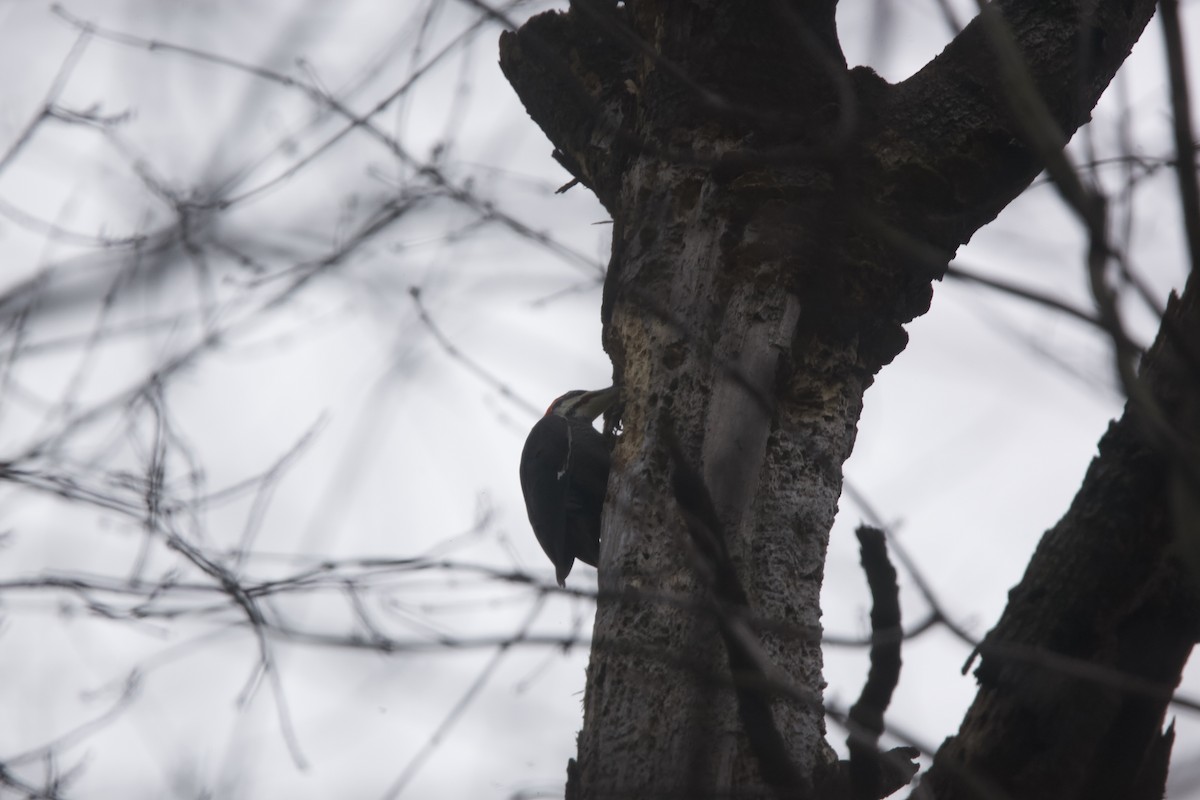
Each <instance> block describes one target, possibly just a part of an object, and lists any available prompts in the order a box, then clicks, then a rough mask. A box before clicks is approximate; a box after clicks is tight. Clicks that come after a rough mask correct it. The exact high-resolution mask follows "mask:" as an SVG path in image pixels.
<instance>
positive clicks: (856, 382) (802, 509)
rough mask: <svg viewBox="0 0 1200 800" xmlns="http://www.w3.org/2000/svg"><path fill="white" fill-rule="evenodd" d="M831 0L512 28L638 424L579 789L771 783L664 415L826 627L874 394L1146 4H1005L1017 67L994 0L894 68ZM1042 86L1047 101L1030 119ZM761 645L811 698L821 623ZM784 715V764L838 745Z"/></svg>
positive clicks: (819, 758)
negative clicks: (685, 666) (585, 236)
mask: <svg viewBox="0 0 1200 800" xmlns="http://www.w3.org/2000/svg"><path fill="white" fill-rule="evenodd" d="M834 8H835V4H834V3H832V2H824V3H792V2H786V1H785V0H779V1H778V2H765V3H712V4H702V3H692V4H689V3H680V2H654V1H651V0H630V1H629V2H626V3H624V4H616V3H603V2H599V1H598V0H593V1H590V2H584V1H583V0H579V1H578V2H573V3H571V4H570V7H569V10H568V11H566V12H565V13H553V12H552V13H547V14H542V15H539V16H537V17H534V18H533V19H531V20H529V21H528V22H527V23H526V24H525V25H524V26H522V27H521V29H520V30H519V31H516V32H507V33H505V34H503V35H502V37H501V43H500V51H501V67H502V69H503V70H504V72H505V75H506V76H507V77H508V79H509V81H510V83H512V85H513V87H514V88H515V89H516V91H517V93H518V95H519V96H520V97H521V99H522V101H523V102H524V104H525V106H526V108H527V110H528V111H529V113H530V115H531V116H532V117H533V118H534V120H535V121H536V122H537V123H538V124H539V125H540V126H541V127H542V129H543V130H544V131H545V133H546V135H547V136H548V137H549V138H550V140H551V142H553V144H554V146H555V156H556V158H557V159H558V160H559V162H560V163H561V164H563V166H564V167H565V168H566V169H567V170H568V171H569V172H571V174H572V175H573V176H574V177H575V178H577V179H578V180H579V181H580V182H582V183H583V184H584V185H586V186H588V187H589V188H590V189H592V190H593V191H594V192H595V193H596V195H597V197H598V198H599V199H600V201H601V202H602V203H603V204H604V206H605V207H606V208H607V209H608V211H609V212H610V213H611V214H612V217H613V223H614V224H613V232H614V239H613V251H612V252H613V255H612V261H611V263H610V268H609V275H608V279H607V281H606V286H605V292H604V302H603V319H604V323H605V327H604V344H605V348H606V350H607V351H608V352H609V353H610V355H611V356H612V358H613V363H614V369H615V372H616V377H617V380H618V382H620V383H621V385H622V386H623V389H624V393H623V397H624V401H625V405H624V409H623V423H624V434H623V435H622V436H621V437H620V439H619V441H618V443H617V447H616V450H615V452H614V454H613V472H612V478H611V480H610V483H609V496H608V499H607V502H606V514H605V520H604V529H603V543H602V550H601V558H600V584H601V589H602V596H603V599H602V600H601V602H600V603H599V604H598V607H597V614H596V623H595V633H594V640H595V641H596V643H597V645H599V646H597V647H596V648H594V649H593V652H592V658H591V662H590V664H589V667H588V682H587V693H586V698H585V720H584V728H583V731H582V732H581V734H580V740H579V760H578V765H577V770H576V771H574V772H573V775H574V776H575V778H577V780H576V779H575V778H573V780H572V797H573V798H574V797H579V798H592V797H614V796H637V797H658V796H663V797H666V796H680V795H681V794H683V795H687V796H706V795H720V796H745V797H750V796H773V794H772V790H771V788H770V787H769V786H767V785H766V784H765V783H764V781H763V779H762V775H761V773H760V770H759V767H758V765H757V763H756V762H755V760H754V757H753V754H752V752H751V749H750V748H749V747H748V745H747V742H746V738H745V735H744V732H742V731H741V730H740V726H739V723H738V716H737V708H736V702H735V697H734V693H733V691H732V689H731V688H730V687H729V686H728V684H726V685H724V686H715V685H714V683H713V682H712V681H711V680H709V679H708V677H707V676H710V675H714V674H722V671H725V672H727V669H728V667H727V665H726V664H725V663H724V662H725V655H724V652H723V648H722V644H721V637H720V635H719V631H718V630H717V628H716V626H715V625H714V624H713V622H712V620H711V619H707V618H706V617H705V615H704V614H703V613H702V611H701V610H700V609H701V601H702V593H703V582H702V581H701V580H699V579H698V577H697V573H696V565H695V563H694V559H693V557H692V556H691V555H690V552H691V551H690V547H691V544H690V543H689V538H688V536H687V533H686V530H685V526H684V523H683V520H682V519H681V515H680V514H679V512H678V509H677V506H676V504H675V503H674V502H673V500H672V492H671V487H670V485H669V478H668V473H669V469H668V457H667V451H666V446H665V442H664V438H663V431H662V428H661V423H660V421H661V420H662V419H664V416H669V417H670V418H671V419H672V420H673V422H674V428H675V432H676V434H677V435H678V440H679V444H680V448H681V451H682V452H683V453H684V454H685V456H686V457H687V458H688V459H689V460H690V461H691V462H692V463H695V464H697V465H698V467H699V468H700V470H701V472H702V474H703V478H704V481H705V483H706V484H707V485H708V487H709V489H710V491H711V494H712V498H713V501H714V505H715V507H716V511H717V513H718V514H719V515H720V519H721V522H722V525H723V528H724V530H726V531H727V532H728V534H729V550H730V557H731V559H732V561H733V564H734V565H735V567H736V568H737V572H738V574H739V575H740V576H742V580H743V584H744V588H745V590H746V595H747V599H748V604H749V606H750V608H751V609H752V611H753V613H754V614H755V615H757V616H760V617H763V618H766V619H770V620H775V621H781V620H786V621H787V622H788V623H789V624H791V625H794V626H795V628H796V629H797V630H819V617H820V610H819V605H818V597H819V590H820V584H821V579H822V572H823V561H824V555H825V549H826V544H827V540H828V535H829V530H830V527H831V526H832V524H833V519H834V515H835V513H836V510H837V501H838V497H839V495H840V490H841V480H842V472H841V470H842V464H843V462H844V461H845V459H846V458H847V457H848V456H849V455H850V452H851V449H852V447H853V443H854V436H855V431H856V426H857V422H858V417H859V414H860V412H861V408H862V398H863V393H864V392H865V390H866V388H867V387H868V386H869V385H870V383H871V381H872V379H873V376H874V374H875V372H876V371H878V370H879V369H880V368H881V367H882V366H883V365H884V364H886V363H888V362H889V361H890V360H891V359H892V358H894V357H895V355H896V354H897V353H898V352H900V351H901V350H902V349H903V347H904V345H905V342H906V337H905V334H904V332H903V329H902V327H901V326H902V325H903V324H904V323H905V322H907V321H909V320H911V319H912V318H913V317H915V316H917V315H919V314H921V313H924V311H925V310H927V308H928V304H929V302H930V298H931V295H932V288H931V281H932V280H934V279H937V278H940V277H941V275H942V274H943V271H944V269H945V266H946V263H947V262H948V260H949V258H950V257H951V256H952V254H953V252H954V251H955V249H956V248H957V247H958V246H959V245H961V244H962V243H964V242H965V241H966V240H967V239H968V238H969V237H970V236H971V235H972V234H973V233H974V231H975V230H977V229H978V228H979V227H981V226H982V225H984V224H986V223H987V222H989V221H990V220H991V219H993V218H994V217H995V215H996V214H997V213H998V212H999V211H1000V209H1002V208H1003V207H1004V206H1005V205H1006V204H1007V203H1008V202H1009V201H1010V200H1011V199H1013V198H1014V197H1016V196H1017V195H1018V194H1019V193H1020V192H1021V191H1022V190H1023V189H1024V188H1025V187H1026V186H1027V185H1028V184H1029V182H1030V181H1032V179H1033V178H1034V177H1035V175H1036V174H1037V172H1038V170H1039V169H1040V163H1041V161H1040V156H1039V153H1040V152H1042V151H1041V150H1039V145H1038V141H1040V140H1036V141H1035V138H1036V137H1035V134H1038V135H1043V134H1044V135H1043V136H1042V139H1045V138H1046V137H1047V136H1050V137H1051V138H1052V136H1053V135H1057V136H1059V137H1060V138H1061V139H1062V141H1065V137H1069V135H1070V134H1071V133H1073V132H1074V130H1075V129H1076V128H1077V127H1078V126H1079V125H1080V124H1082V122H1083V121H1084V120H1085V119H1086V118H1087V115H1088V114H1089V113H1090V109H1091V108H1092V106H1093V105H1094V104H1095V102H1096V100H1097V99H1098V97H1099V95H1100V92H1101V91H1102V90H1103V88H1104V87H1105V86H1107V84H1108V82H1109V81H1110V80H1111V78H1112V75H1113V74H1114V73H1115V71H1116V69H1117V67H1118V66H1119V65H1120V64H1121V62H1122V61H1123V60H1124V58H1125V57H1126V56H1127V55H1128V53H1129V50H1130V48H1131V47H1132V45H1133V43H1134V41H1136V39H1137V37H1138V35H1139V34H1140V32H1141V30H1142V28H1143V27H1144V26H1145V24H1146V22H1147V21H1148V20H1149V18H1150V16H1151V14H1152V12H1153V8H1154V4H1153V2H1150V1H1149V0H1131V1H1129V2H1125V1H1123V0H1100V1H1099V2H1090V3H1088V4H1086V11H1085V5H1084V4H1081V3H1075V2H1063V1H1061V0H1059V1H1056V2H1046V1H1045V0H1008V2H999V3H997V4H996V6H995V9H996V10H998V11H999V12H1000V14H999V15H996V14H992V15H990V17H991V19H992V20H993V21H992V23H989V24H993V25H994V24H995V22H994V20H995V19H1000V20H1001V22H1002V23H1003V22H1004V21H1005V20H1007V24H1009V25H1011V31H1010V33H1011V37H1010V39H1011V43H1012V44H1013V46H1014V47H1015V51H1016V53H1017V54H1018V55H1019V57H1020V58H1021V59H1023V65H1024V68H1025V71H1024V72H1020V71H1018V73H1019V75H1020V76H1021V80H1023V81H1028V85H1025V84H1019V85H1016V86H1007V85H1002V84H1001V82H1000V79H999V78H998V77H997V76H998V75H999V74H1001V73H1000V71H999V70H998V69H997V63H998V62H997V59H998V58H999V56H998V55H997V54H996V51H995V50H994V48H995V47H996V44H995V43H996V42H997V41H1000V39H998V38H997V36H996V30H995V29H994V28H990V29H989V28H988V27H987V26H986V24H985V23H986V22H987V21H986V20H982V19H976V20H975V21H973V22H972V23H971V24H970V25H968V26H967V28H966V29H964V31H963V32H962V33H961V34H960V35H959V36H958V37H957V38H956V39H955V41H954V42H952V43H951V44H950V45H949V46H948V47H947V48H946V50H945V51H944V52H943V53H942V54H941V55H940V56H938V57H937V58H936V59H934V60H933V61H932V62H930V64H929V65H927V66H926V67H925V68H924V69H923V70H921V71H920V72H918V73H917V74H916V75H914V76H913V77H912V78H910V79H908V80H906V81H904V82H902V83H900V84H896V85H894V86H893V85H888V84H887V83H885V82H884V81H882V80H881V79H879V78H878V76H875V75H874V73H872V72H870V71H869V70H866V69H863V68H857V69H853V70H850V69H847V68H846V64H845V61H844V58H843V57H842V54H841V50H840V46H839V45H838V42H837V38H836V32H835V30H834V27H833V10H834ZM1081 41H1086V42H1087V43H1088V47H1087V48H1083V49H1081V48H1080V47H1079V43H1080V42H1081ZM1081 53H1086V58H1081ZM1005 74H1007V73H1005ZM1014 80H1015V79H1014ZM1028 91H1034V92H1037V93H1040V98H1041V100H1042V101H1043V105H1044V109H1045V118H1041V117H1039V118H1036V119H1033V120H1032V121H1031V120H1030V119H1026V118H1024V117H1022V116H1021V115H1020V113H1021V106H1020V104H1019V103H1018V102H1017V101H1018V100H1020V99H1021V98H1023V97H1026V95H1025V94H1022V92H1028ZM1050 128H1052V129H1053V130H1052V131H1050V133H1047V131H1048V130H1050ZM625 589H631V590H637V589H650V590H654V591H656V592H665V593H668V594H671V595H674V596H676V597H678V598H679V599H680V600H681V601H683V602H680V603H672V604H669V605H668V604H661V605H655V604H649V603H646V602H645V601H644V600H643V601H639V602H634V601H632V600H622V599H621V592H622V590H625ZM689 603H691V605H689ZM606 644H607V645H610V646H606ZM762 645H763V650H764V652H765V653H767V655H768V656H769V657H770V658H771V660H772V661H773V663H774V664H775V665H776V666H777V667H778V668H779V669H780V670H782V672H783V673H784V674H786V675H787V676H788V679H789V680H791V681H792V682H793V684H794V687H795V688H796V689H797V691H798V692H799V693H802V694H811V695H812V696H814V697H819V696H820V692H821V689H822V687H823V681H822V677H821V654H820V648H819V646H818V645H817V644H816V643H814V642H812V641H811V640H808V639H805V638H804V637H783V636H780V635H779V634H777V633H775V634H765V635H764V640H763V642H762ZM654 653H661V654H662V657H661V658H656V657H654V656H653V655H647V654H654ZM681 662H683V663H690V664H692V665H694V668H693V669H692V670H682V669H680V668H679V667H678V665H679V663H681ZM773 711H774V717H775V719H776V721H777V724H778V726H779V729H780V731H781V733H782V735H783V739H784V741H785V742H786V744H787V746H788V748H789V750H790V752H789V756H790V758H791V761H792V763H794V764H796V765H798V767H799V768H800V769H802V770H803V771H805V772H806V773H807V774H810V775H811V774H815V772H816V771H817V770H818V768H819V767H821V766H822V765H825V764H828V763H829V762H830V761H831V760H832V750H831V749H830V748H829V746H828V745H827V744H826V743H825V741H824V720H823V717H822V715H821V713H820V710H819V707H817V706H816V705H814V704H808V705H804V704H795V703H785V702H782V701H780V702H776V703H775V704H774V705H773Z"/></svg>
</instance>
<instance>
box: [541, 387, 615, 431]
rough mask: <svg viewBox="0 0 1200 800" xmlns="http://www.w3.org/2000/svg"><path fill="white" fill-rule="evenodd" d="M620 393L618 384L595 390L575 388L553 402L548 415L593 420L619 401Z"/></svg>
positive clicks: (547, 410)
mask: <svg viewBox="0 0 1200 800" xmlns="http://www.w3.org/2000/svg"><path fill="white" fill-rule="evenodd" d="M619 393H620V392H619V390H618V389H617V387H616V386H610V387H608V388H607V389H597V390H596V391H594V392H585V391H584V390H582V389H575V390H573V391H570V392H567V393H566V394H564V395H563V396H562V397H560V398H558V399H557V400H555V401H554V402H553V403H551V404H550V407H549V408H547V409H546V416H547V417H548V416H550V415H551V414H557V415H558V416H560V417H567V418H568V419H586V420H587V421H588V422H591V421H592V420H594V419H595V418H596V417H598V416H600V415H601V414H603V413H604V412H605V411H608V409H609V408H611V407H612V404H613V403H615V402H617V395H618V394H619Z"/></svg>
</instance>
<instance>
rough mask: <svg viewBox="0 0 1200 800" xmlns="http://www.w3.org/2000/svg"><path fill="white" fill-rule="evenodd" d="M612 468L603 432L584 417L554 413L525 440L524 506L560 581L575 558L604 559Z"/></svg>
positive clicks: (522, 483) (562, 580)
mask: <svg viewBox="0 0 1200 800" xmlns="http://www.w3.org/2000/svg"><path fill="white" fill-rule="evenodd" d="M608 469H609V455H608V448H607V447H605V444H604V437H603V436H601V435H600V434H599V433H597V432H596V430H595V429H594V428H592V426H591V425H590V424H588V423H587V421H585V420H581V419H567V418H564V417H561V416H558V415H557V414H550V415H547V416H545V417H543V418H542V419H540V420H538V423H537V424H536V425H534V426H533V430H531V431H530V432H529V437H528V438H527V439H526V440H525V449H524V450H523V451H522V452H521V491H522V492H524V494H525V510H526V511H527V512H528V513H529V523H530V525H532V526H533V532H534V534H535V535H536V536H537V540H538V543H539V544H540V545H541V546H542V550H544V551H545V552H546V555H547V556H549V557H550V561H551V562H553V564H554V571H555V577H556V578H557V579H558V583H559V585H560V586H561V585H562V584H563V582H564V581H565V579H566V577H567V575H568V574H569V573H570V572H571V567H572V566H573V565H574V562H575V559H576V558H578V559H579V560H581V561H583V562H585V563H587V564H591V565H592V566H595V565H596V562H597V561H598V560H599V557H600V511H601V509H602V508H603V506H604V492H605V487H606V486H607V484H608Z"/></svg>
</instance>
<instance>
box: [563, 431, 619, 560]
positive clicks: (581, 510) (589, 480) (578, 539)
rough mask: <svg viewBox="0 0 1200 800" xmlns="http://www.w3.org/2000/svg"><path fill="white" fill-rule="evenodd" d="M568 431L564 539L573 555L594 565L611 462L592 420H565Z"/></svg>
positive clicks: (597, 551)
mask: <svg viewBox="0 0 1200 800" xmlns="http://www.w3.org/2000/svg"><path fill="white" fill-rule="evenodd" d="M567 424H568V425H570V430H571V463H570V465H569V469H568V470H567V480H568V483H569V486H568V487H567V539H568V541H570V542H571V544H572V546H573V548H574V551H575V557H576V558H578V559H579V560H580V561H582V562H583V563H585V564H589V565H591V566H593V567H594V566H596V564H597V563H598V562H599V561H600V515H601V512H602V511H603V510H604V495H605V493H606V492H607V490H608V471H609V467H610V466H611V464H612V457H611V456H610V455H609V452H608V446H607V444H606V443H605V441H604V437H603V436H601V435H600V434H599V433H597V432H596V429H595V428H593V427H592V423H591V422H589V421H587V420H583V419H568V420H567Z"/></svg>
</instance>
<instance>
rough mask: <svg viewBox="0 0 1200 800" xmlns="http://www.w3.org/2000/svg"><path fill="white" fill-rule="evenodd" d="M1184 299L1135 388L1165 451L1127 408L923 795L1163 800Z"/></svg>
mask: <svg viewBox="0 0 1200 800" xmlns="http://www.w3.org/2000/svg"><path fill="white" fill-rule="evenodd" d="M1198 284H1200V279H1197V278H1196V277H1195V276H1193V278H1192V280H1190V281H1189V283H1188V286H1187V288H1186V289H1185V291H1184V293H1183V296H1182V297H1181V298H1178V299H1176V298H1173V299H1172V301H1171V303H1170V304H1169V306H1168V309H1167V313H1166V316H1165V318H1164V322H1163V332H1162V333H1160V335H1159V337H1158V340H1157V341H1156V342H1155V344H1154V346H1153V347H1152V348H1151V350H1150V352H1149V353H1148V354H1147V356H1146V358H1145V361H1144V363H1143V368H1142V372H1141V380H1142V382H1143V384H1144V385H1145V387H1146V388H1147V389H1148V390H1149V393H1150V395H1151V396H1152V397H1153V398H1154V399H1155V401H1156V402H1157V403H1158V405H1159V410H1160V411H1161V412H1162V413H1163V415H1164V416H1165V417H1166V418H1167V419H1168V420H1169V421H1170V422H1171V424H1172V425H1173V426H1174V429H1175V433H1176V436H1177V437H1178V438H1177V441H1176V442H1175V445H1177V446H1173V447H1171V448H1169V449H1165V448H1164V449H1160V448H1158V447H1156V446H1155V443H1156V430H1155V429H1154V428H1151V427H1150V426H1147V425H1145V424H1144V423H1143V420H1142V419H1141V418H1140V415H1139V411H1138V408H1139V407H1138V406H1137V405H1136V404H1133V403H1130V405H1129V406H1128V407H1127V409H1126V412H1125V415H1124V416H1123V417H1122V418H1121V420H1120V421H1119V422H1116V423H1114V424H1113V425H1112V426H1111V427H1110V429H1109V431H1108V433H1107V434H1106V435H1105V436H1104V438H1103V439H1102V440H1101V442H1100V454H1099V456H1098V457H1097V458H1096V459H1095V460H1094V461H1093V462H1092V464H1091V467H1090V468H1089V469H1088V472H1087V476H1086V477H1085V479H1084V483H1083V486H1082V487H1081V488H1080V491H1079V493H1078V495H1077V496H1076V498H1075V501H1074V502H1073V503H1072V505H1071V508H1070V509H1069V510H1068V512H1067V514H1066V515H1065V516H1064V517H1063V518H1062V520H1061V521H1060V522H1059V523H1058V524H1057V525H1056V526H1055V527H1054V528H1053V529H1051V530H1050V531H1049V532H1048V533H1047V534H1046V535H1045V537H1044V538H1043V539H1042V542H1041V544H1040V545H1039V546H1038V549H1037V552H1036V553H1035V555H1034V557H1033V560H1032V561H1031V562H1030V565H1029V568H1028V570H1027V571H1026V573H1025V577H1024V578H1023V579H1022V580H1021V582H1020V584H1018V585H1017V587H1016V588H1014V589H1013V590H1012V592H1011V593H1010V594H1009V605H1008V608H1007V609H1006V610H1005V612H1004V615H1003V616H1002V618H1001V619H1000V622H999V623H998V624H997V625H996V627H995V629H993V630H992V631H991V632H990V633H989V634H988V636H987V638H986V639H985V640H984V643H983V644H982V645H981V646H980V648H979V653H980V656H981V663H980V666H979V669H978V671H977V672H976V676H977V678H978V680H979V683H980V691H979V695H978V696H977V698H976V700H975V703H974V705H972V707H971V710H970V711H969V712H968V714H967V716H966V718H965V720H964V722H963V725H962V728H961V729H960V731H959V734H958V735H957V736H956V737H953V738H951V739H948V740H947V742H946V743H945V745H943V747H942V748H941V750H940V751H939V753H938V756H937V759H936V760H935V762H934V766H933V769H932V771H931V772H930V775H929V778H928V779H927V786H928V788H930V789H932V790H933V793H934V796H936V797H937V798H938V799H939V800H942V799H943V798H964V797H975V796H976V795H975V794H973V793H972V790H971V788H970V787H971V781H972V780H978V779H982V780H983V781H984V782H985V783H986V784H987V785H991V786H995V787H998V788H1000V789H1001V790H1003V792H1005V793H1007V794H1008V795H1009V796H1011V797H1021V798H1031V799H1033V798H1056V799H1057V800H1064V799H1068V798H1080V800H1083V798H1089V799H1094V798H1109V797H1111V798H1150V797H1156V798H1157V797H1161V796H1162V792H1163V788H1164V782H1165V780H1166V771H1165V764H1166V753H1164V748H1167V750H1168V751H1169V747H1170V740H1169V738H1168V737H1167V736H1165V735H1164V734H1162V733H1161V731H1162V724H1163V717H1164V715H1165V713H1166V708H1167V704H1168V702H1169V699H1170V696H1171V692H1172V690H1173V689H1174V687H1175V686H1177V685H1178V682H1179V679H1180V674H1181V671H1182V669H1183V666H1184V663H1185V662H1186V660H1187V657H1188V654H1189V653H1190V652H1191V648H1192V645H1193V644H1194V642H1195V641H1196V636H1197V632H1198V631H1200V615H1198V613H1197V602H1196V596H1195V593H1194V588H1195V583H1196V582H1195V572H1194V570H1189V569H1187V568H1186V567H1184V566H1183V565H1182V564H1181V563H1180V562H1179V561H1178V555H1179V553H1180V552H1181V551H1186V550H1187V549H1188V548H1190V547H1194V545H1193V544H1192V542H1194V541H1195V533H1196V527H1197V524H1196V520H1195V518H1194V515H1190V514H1189V513H1187V512H1186V506H1184V505H1182V504H1180V503H1179V502H1178V498H1179V497H1181V496H1184V497H1194V496H1195V495H1196V492H1197V487H1196V485H1195V478H1194V476H1195V474H1196V473H1195V459H1196V455H1197V450H1196V447H1195V443H1196V442H1197V441H1200V414H1197V407H1196V406H1197V398H1198V397H1200V375H1198V374H1197V372H1196V370H1195V369H1194V368H1193V364H1194V362H1193V360H1192V358H1193V356H1192V354H1194V353H1196V352H1200V303H1198V298H1197V294H1200V291H1198V288H1200V287H1198ZM1180 443H1182V444H1180ZM1183 458H1186V459H1188V461H1190V463H1188V462H1187V461H1182V460H1181V459H1183ZM1181 511H1182V512H1184V513H1180V512H1181Z"/></svg>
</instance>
